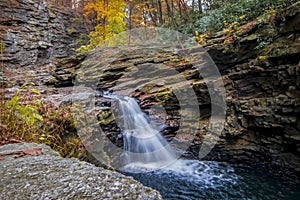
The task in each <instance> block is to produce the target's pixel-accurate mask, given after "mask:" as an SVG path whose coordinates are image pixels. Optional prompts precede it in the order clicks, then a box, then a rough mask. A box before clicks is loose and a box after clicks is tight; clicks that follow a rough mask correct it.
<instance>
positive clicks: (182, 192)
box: [107, 95, 300, 200]
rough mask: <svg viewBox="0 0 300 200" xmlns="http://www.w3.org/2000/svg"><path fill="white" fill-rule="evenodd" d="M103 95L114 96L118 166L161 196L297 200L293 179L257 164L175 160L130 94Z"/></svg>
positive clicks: (298, 192)
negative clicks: (121, 160) (120, 145)
mask: <svg viewBox="0 0 300 200" xmlns="http://www.w3.org/2000/svg"><path fill="white" fill-rule="evenodd" d="M107 97H108V98H111V99H114V100H115V101H113V104H112V107H113V112H114V115H115V117H116V122H117V124H118V126H119V127H120V128H121V130H122V132H123V142H124V151H125V156H124V160H125V163H124V167H123V168H121V171H122V172H123V173H124V174H126V175H129V176H133V177H134V178H135V179H136V180H138V181H140V182H142V183H143V184H144V185H146V186H150V187H152V188H155V189H157V190H158V191H159V192H160V193H161V194H162V196H163V198H164V199H186V200H191V199H194V200H199V199H212V200H214V199H245V200H249V199H266V200H273V199H289V200H298V199H299V198H298V197H299V196H300V190H299V188H298V184H297V183H294V182H291V181H289V180H287V179H282V178H278V177H273V176H272V175H270V174H268V173H267V172H265V171H262V170H261V169H260V170H258V171H257V170H251V169H243V168H233V167H232V166H231V165H229V164H227V163H224V162H212V161H198V160H182V159H176V156H175V153H174V151H173V150H172V148H171V147H170V146H169V144H168V142H167V141H166V140H165V139H164V138H163V137H162V136H161V135H160V133H159V131H158V130H156V129H155V128H154V127H153V126H152V125H151V123H150V120H149V118H148V117H147V116H146V115H145V114H144V113H143V112H142V111H141V109H140V107H139V105H138V104H137V102H136V101H135V99H133V98H130V97H124V96H117V95H107ZM137 172H138V173H137Z"/></svg>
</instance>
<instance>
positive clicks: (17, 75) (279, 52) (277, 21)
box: [0, 0, 300, 177]
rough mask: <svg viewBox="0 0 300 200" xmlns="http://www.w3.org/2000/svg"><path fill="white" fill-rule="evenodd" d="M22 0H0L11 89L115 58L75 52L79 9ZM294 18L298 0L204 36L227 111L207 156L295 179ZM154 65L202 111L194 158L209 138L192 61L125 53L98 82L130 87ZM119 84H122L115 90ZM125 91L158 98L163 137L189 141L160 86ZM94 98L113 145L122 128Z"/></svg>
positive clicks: (299, 163) (299, 38)
mask: <svg viewBox="0 0 300 200" xmlns="http://www.w3.org/2000/svg"><path fill="white" fill-rule="evenodd" d="M19 3H20V5H19V6H16V5H14V4H11V3H9V1H8V2H7V1H5V0H1V1H0V8H1V10H3V11H4V12H1V16H0V31H1V34H0V39H1V40H2V41H3V43H5V50H4V56H3V61H4V64H5V66H6V67H5V72H4V73H3V76H4V78H2V79H7V80H8V83H7V84H8V87H9V86H10V85H15V84H16V83H18V82H22V81H24V79H25V78H28V79H30V80H33V81H36V82H37V83H38V84H47V85H50V86H49V87H51V86H55V87H62V86H71V85H73V83H72V80H73V78H74V77H75V76H76V74H77V72H76V70H77V69H78V68H80V67H82V66H83V65H88V64H89V63H87V62H85V64H81V63H82V62H83V61H84V60H85V59H86V58H90V59H88V60H89V62H90V64H91V65H94V66H98V68H99V69H100V70H101V61H103V60H105V59H108V58H110V57H112V56H114V52H115V51H116V48H110V49H109V48H108V49H102V50H97V51H93V52H91V53H89V54H88V55H87V54H78V55H74V52H75V49H76V47H77V45H80V43H76V38H79V37H80V34H81V33H85V29H84V28H82V27H84V26H83V24H77V21H80V20H78V19H77V18H76V15H75V16H74V15H73V14H72V12H69V11H64V10H63V9H58V8H55V7H51V6H50V5H47V4H46V3H43V2H38V1H30V0H26V1H22V2H21V1H20V2H19ZM75 19H76V20H75ZM299 19H300V3H296V4H294V5H292V6H291V7H289V8H286V9H285V10H283V11H282V12H280V13H277V14H276V15H275V16H274V17H273V18H272V19H267V20H263V19H258V20H255V21H253V22H250V23H249V24H246V25H244V26H243V27H241V31H240V32H238V33H236V34H235V35H234V36H233V35H228V34H227V33H224V32H220V33H218V34H216V35H213V36H207V38H206V43H205V44H204V45H203V47H204V48H205V49H206V50H207V52H208V53H209V54H210V56H211V57H212V59H213V60H214V62H215V63H216V65H217V66H218V68H219V71H220V73H221V75H222V78H223V81H224V83H225V88H226V104H227V108H226V111H227V113H226V123H225V129H224V131H223V133H222V136H221V137H220V139H219V142H218V144H217V145H216V146H215V148H214V149H213V151H212V152H211V153H210V154H209V155H208V156H207V157H205V159H209V160H221V161H228V162H232V163H249V164H258V165H263V166H269V167H271V168H272V169H275V170H278V169H280V170H282V171H284V172H288V171H291V172H294V173H296V174H297V175H298V177H299V176H300V121H299V116H300V115H299V113H300V106H299V105H300V90H299V88H300V85H299V83H300V80H299V79H300V64H299V58H300V21H299ZM269 38H271V39H269ZM190 53H192V52H190ZM102 64H103V63H102ZM160 64H164V65H167V66H169V67H171V68H173V69H175V70H176V71H177V72H178V73H180V74H182V76H183V77H185V79H186V80H188V81H190V82H191V83H192V86H193V90H194V91H195V92H196V94H197V100H198V103H199V108H200V111H201V114H203V115H202V117H201V119H200V122H199V124H200V128H199V130H197V135H196V137H193V138H192V139H193V145H192V146H191V147H190V149H189V152H188V154H187V155H186V156H190V157H194V158H197V152H198V150H199V147H200V146H201V142H202V141H203V139H204V138H205V137H206V135H207V133H206V130H207V124H208V122H209V120H210V112H211V110H210V109H211V100H210V98H209V94H208V89H207V87H206V85H205V83H204V82H203V81H202V80H201V77H200V74H199V73H198V72H197V70H195V68H193V64H191V62H189V63H187V62H186V61H185V60H184V58H182V57H180V55H179V54H178V53H177V52H175V51H174V49H171V50H169V51H168V50H166V51H162V50H157V49H148V50H145V51H141V50H137V51H124V52H122V54H120V55H118V57H117V59H114V62H112V63H111V64H110V65H109V66H105V70H103V71H101V73H102V75H101V79H100V80H99V83H98V84H97V88H98V89H99V90H101V91H105V90H114V91H115V90H119V91H120V92H122V91H123V92H124V93H126V91H125V89H124V88H126V87H127V88H128V87H131V86H132V85H134V84H136V82H135V81H136V80H134V76H132V77H131V78H130V77H128V76H126V77H124V75H126V74H128V71H131V70H132V69H134V68H136V67H137V66H138V67H141V68H140V69H143V67H145V68H149V67H152V68H153V73H154V74H155V67H156V66H158V65H160ZM98 68H97V69H98ZM152 68H151V69H152ZM103 69H104V68H103ZM84 73H85V74H88V76H85V78H88V77H90V78H91V79H93V75H95V77H98V76H97V74H96V73H95V72H93V71H90V72H89V71H86V72H84ZM79 77H80V76H79ZM122 78H123V79H122ZM150 79H151V76H149V77H145V80H143V81H147V80H150ZM0 80H1V79H0ZM120 82H122V83H125V84H124V85H123V86H122V88H116V87H115V86H116V85H117V84H118V83H120ZM128 95H131V96H134V97H135V98H137V99H139V101H140V105H141V107H142V108H143V109H144V110H147V109H149V108H151V106H153V105H155V104H157V103H160V104H162V105H163V106H165V108H166V110H167V112H168V117H167V118H166V119H163V121H164V123H165V124H166V127H165V128H164V129H163V130H161V132H162V134H164V135H165V137H166V138H168V139H170V140H172V139H178V140H185V139H186V138H190V137H191V135H192V134H191V133H189V128H188V127H187V128H186V129H185V130H186V131H185V134H180V137H179V134H177V132H176V131H177V130H178V127H179V124H180V120H181V119H180V115H179V114H178V112H177V111H178V101H177V100H176V97H175V96H174V94H173V93H172V90H170V89H168V88H167V87H166V86H165V85H164V84H163V83H160V82H159V83H157V84H152V85H151V84H150V85H149V84H148V85H147V87H143V88H136V90H135V91H134V92H133V93H130V94H128ZM187 98H188V97H187ZM99 102H100V103H99V107H101V109H102V110H101V109H100V111H99V113H98V115H99V120H100V123H101V125H102V126H103V127H104V128H103V129H104V131H105V133H106V134H107V136H108V137H110V138H111V140H114V141H115V142H117V135H118V134H119V133H120V130H118V128H117V127H116V124H115V122H114V117H113V116H112V113H110V112H109V111H108V110H107V107H105V106H110V102H107V101H106V100H100V101H99ZM103 105H105V106H103ZM104 108H105V109H106V110H104ZM105 127H106V128H105Z"/></svg>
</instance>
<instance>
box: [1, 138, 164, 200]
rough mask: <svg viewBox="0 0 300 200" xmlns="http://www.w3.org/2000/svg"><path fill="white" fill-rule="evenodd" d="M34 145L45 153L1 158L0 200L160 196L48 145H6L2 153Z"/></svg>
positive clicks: (130, 179) (141, 197) (131, 181)
mask: <svg viewBox="0 0 300 200" xmlns="http://www.w3.org/2000/svg"><path fill="white" fill-rule="evenodd" d="M32 148H41V149H42V154H41V155H39V156H30V155H26V156H23V157H19V158H14V156H15V155H10V156H4V160H0V194H1V195H0V199H161V196H160V194H159V193H158V192H157V191H155V190H153V189H151V188H148V187H145V186H143V185H142V184H141V183H139V182H137V181H135V180H133V179H132V178H130V177H126V176H124V175H122V174H120V173H117V172H112V171H109V170H105V169H102V168H99V167H95V166H93V165H91V164H89V163H85V162H81V161H79V160H77V159H75V158H71V159H65V158H62V157H60V156H59V154H58V153H56V152H55V151H53V150H51V149H50V147H48V146H46V145H41V144H34V143H20V144H9V145H4V146H0V155H3V154H8V153H10V152H14V151H19V150H25V149H32ZM2 157H3V156H2Z"/></svg>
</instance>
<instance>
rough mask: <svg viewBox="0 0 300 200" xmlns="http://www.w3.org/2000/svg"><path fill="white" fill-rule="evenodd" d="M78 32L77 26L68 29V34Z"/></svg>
mask: <svg viewBox="0 0 300 200" xmlns="http://www.w3.org/2000/svg"><path fill="white" fill-rule="evenodd" d="M76 32H77V30H76V29H75V28H68V29H67V34H68V35H72V34H73V33H76Z"/></svg>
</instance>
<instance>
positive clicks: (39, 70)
mask: <svg viewBox="0 0 300 200" xmlns="http://www.w3.org/2000/svg"><path fill="white" fill-rule="evenodd" d="M0 10H1V13H0V42H1V45H2V46H3V45H4V47H5V49H4V53H3V55H1V57H2V58H1V60H3V64H4V65H5V66H6V67H5V70H6V71H5V76H7V79H9V80H10V81H9V83H10V85H14V84H16V83H18V82H20V80H23V78H24V77H26V78H27V79H28V81H33V82H35V83H36V84H39V83H41V84H45V83H47V82H51V80H52V78H53V77H52V76H51V72H52V71H53V70H54V69H55V65H56V63H57V61H58V60H59V59H61V58H66V57H68V56H71V55H74V53H75V50H76V49H77V48H78V47H80V46H81V45H83V44H86V42H87V41H88V36H87V34H88V33H87V32H88V31H87V29H86V24H85V22H84V19H83V18H82V17H81V16H80V15H79V14H76V12H75V11H74V10H72V9H68V8H64V7H62V6H61V7H57V6H53V5H51V4H49V3H48V2H47V1H36V0H17V1H10V0H1V1H0ZM23 81H24V80H23ZM21 82H22V81H21Z"/></svg>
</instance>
